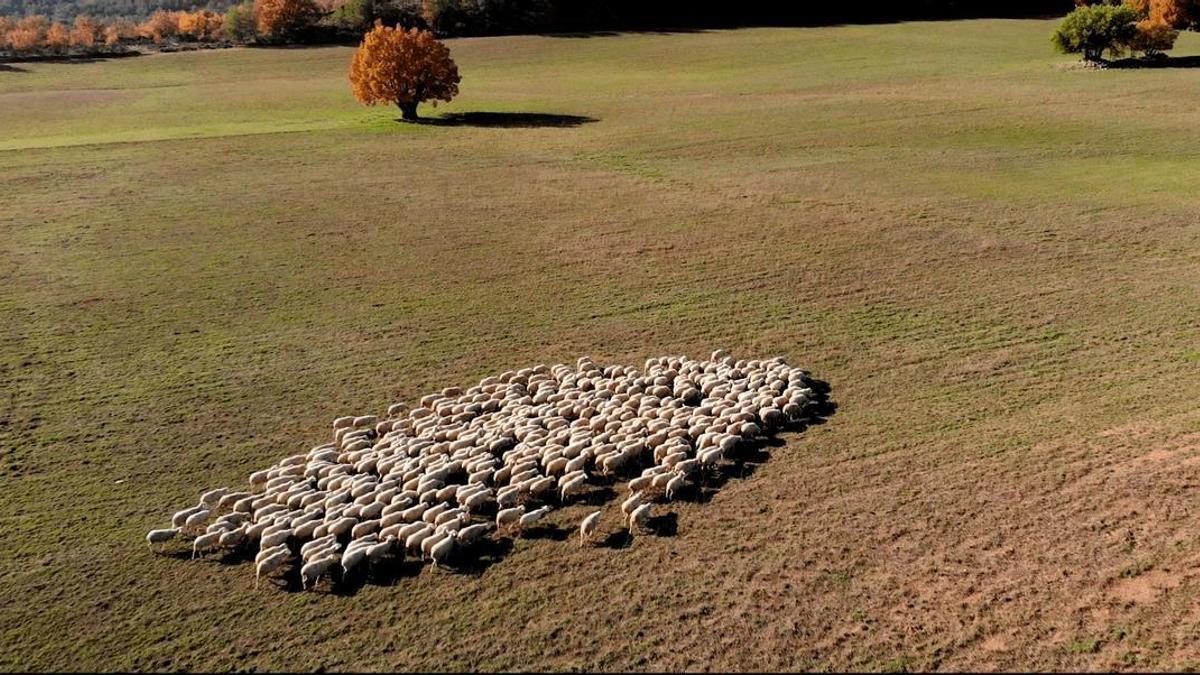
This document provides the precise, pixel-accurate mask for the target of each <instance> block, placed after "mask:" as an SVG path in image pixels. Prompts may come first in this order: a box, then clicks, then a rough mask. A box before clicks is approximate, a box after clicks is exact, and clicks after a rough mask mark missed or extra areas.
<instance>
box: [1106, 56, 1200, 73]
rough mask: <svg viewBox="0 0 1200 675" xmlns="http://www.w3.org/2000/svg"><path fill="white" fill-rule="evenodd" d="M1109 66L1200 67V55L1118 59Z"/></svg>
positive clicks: (1132, 67) (1133, 67) (1125, 67)
mask: <svg viewBox="0 0 1200 675" xmlns="http://www.w3.org/2000/svg"><path fill="white" fill-rule="evenodd" d="M1108 67H1109V68H1122V69H1131V70H1136V69H1141V68H1200V56H1162V57H1160V58H1151V59H1117V60H1116V61H1109V62H1108Z"/></svg>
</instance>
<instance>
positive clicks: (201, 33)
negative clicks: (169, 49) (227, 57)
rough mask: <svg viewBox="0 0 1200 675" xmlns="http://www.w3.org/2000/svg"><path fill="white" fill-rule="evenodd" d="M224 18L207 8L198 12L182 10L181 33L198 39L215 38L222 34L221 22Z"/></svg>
mask: <svg viewBox="0 0 1200 675" xmlns="http://www.w3.org/2000/svg"><path fill="white" fill-rule="evenodd" d="M224 20H225V17H223V16H221V15H220V14H217V13H216V12H210V11H208V10H206V9H202V10H200V11H197V12H180V13H179V19H178V26H179V34H180V35H187V36H189V37H192V38H195V39H197V40H215V39H216V38H217V37H218V36H219V35H220V32H221V24H222V23H223V22H224Z"/></svg>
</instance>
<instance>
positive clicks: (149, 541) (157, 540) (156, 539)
mask: <svg viewBox="0 0 1200 675" xmlns="http://www.w3.org/2000/svg"><path fill="white" fill-rule="evenodd" d="M178 534H179V528H178V527H172V528H169V529H165V530H150V532H148V533H147V534H146V545H147V546H149V547H150V550H151V551H153V550H154V545H155V544H161V543H164V542H167V541H170V540H172V539H174V538H175V537H176V535H178Z"/></svg>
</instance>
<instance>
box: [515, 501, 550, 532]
mask: <svg viewBox="0 0 1200 675" xmlns="http://www.w3.org/2000/svg"><path fill="white" fill-rule="evenodd" d="M547 513H550V507H549V506H543V507H542V508H540V509H534V510H532V511H530V512H529V513H526V514H524V515H522V516H521V517H520V518H518V519H517V529H518V530H520V531H522V532H523V531H524V530H525V528H527V527H529V526H531V525H533V524H534V523H536V522H538V521H539V520H541V519H542V518H544V517H545V516H546V514H547Z"/></svg>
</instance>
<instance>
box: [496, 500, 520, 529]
mask: <svg viewBox="0 0 1200 675" xmlns="http://www.w3.org/2000/svg"><path fill="white" fill-rule="evenodd" d="M524 515H525V507H524V506H514V507H513V508H511V509H501V510H500V511H498V512H497V513H496V529H497V530H507V529H509V528H511V527H513V526H514V525H516V524H517V522H518V521H520V520H521V517H522V516H524Z"/></svg>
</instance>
